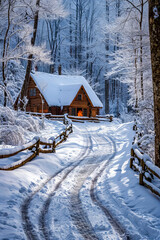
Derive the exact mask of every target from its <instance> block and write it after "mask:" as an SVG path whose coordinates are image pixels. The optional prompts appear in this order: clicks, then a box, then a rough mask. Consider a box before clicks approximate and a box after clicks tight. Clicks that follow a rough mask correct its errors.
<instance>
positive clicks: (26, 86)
mask: <svg viewBox="0 0 160 240" xmlns="http://www.w3.org/2000/svg"><path fill="white" fill-rule="evenodd" d="M36 6H37V11H36V12H35V16H34V29H33V36H32V38H31V45H32V46H34V45H35V41H36V34H37V28H38V15H39V10H38V8H39V6H40V0H37V1H36ZM32 60H33V54H30V55H29V56H28V63H27V68H26V75H25V80H24V84H23V87H22V92H21V96H27V90H28V84H29V77H30V72H31V68H32Z"/></svg>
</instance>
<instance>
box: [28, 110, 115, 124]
mask: <svg viewBox="0 0 160 240" xmlns="http://www.w3.org/2000/svg"><path fill="white" fill-rule="evenodd" d="M27 114H30V115H32V116H36V117H40V118H41V117H42V113H34V112H28V113H27ZM66 115H67V117H68V118H69V119H71V120H72V122H84V121H90V122H100V121H109V122H112V121H113V116H112V115H97V116H96V117H90V118H89V117H78V116H71V115H68V114H66ZM44 117H45V118H47V119H50V120H58V121H63V120H64V115H52V114H51V113H44Z"/></svg>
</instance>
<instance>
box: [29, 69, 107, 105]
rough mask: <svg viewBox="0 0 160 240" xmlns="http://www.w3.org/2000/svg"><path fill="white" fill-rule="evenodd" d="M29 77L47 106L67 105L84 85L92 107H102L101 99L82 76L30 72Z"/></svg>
mask: <svg viewBox="0 0 160 240" xmlns="http://www.w3.org/2000/svg"><path fill="white" fill-rule="evenodd" d="M31 77H32V78H33V80H34V82H35V83H36V85H37V87H38V89H39V90H40V92H41V93H42V94H43V96H44V98H45V99H46V101H47V103H48V105H49V106H69V105H70V104H71V103H72V101H73V99H74V98H75V96H76V95H77V93H78V91H79V89H80V88H81V86H83V87H84V89H85V91H86V93H87V94H88V97H89V98H90V100H91V102H92V104H93V106H94V107H103V105H102V103H101V101H100V100H99V98H98V97H97V95H96V94H95V92H94V91H93V89H92V88H91V86H90V85H89V84H88V82H87V81H86V79H85V78H84V77H82V76H69V75H54V74H49V73H44V72H35V73H31Z"/></svg>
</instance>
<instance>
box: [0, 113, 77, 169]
mask: <svg viewBox="0 0 160 240" xmlns="http://www.w3.org/2000/svg"><path fill="white" fill-rule="evenodd" d="M63 122H64V124H65V125H66V127H65V129H64V130H63V131H62V132H61V133H60V134H59V135H58V136H56V137H52V138H50V139H49V141H48V142H44V141H41V140H40V138H39V137H35V138H34V139H33V140H32V141H30V142H29V143H27V144H25V145H23V146H18V147H15V148H12V149H2V150H0V159H2V158H9V157H12V156H15V155H17V154H18V153H20V152H22V151H25V150H30V154H29V156H28V157H27V158H26V159H23V160H19V161H16V162H15V163H12V164H11V165H9V166H4V167H0V170H5V171H9V170H14V169H16V168H19V167H21V166H23V165H24V164H26V163H27V162H29V161H31V160H32V159H34V158H35V157H36V156H37V155H39V153H40V152H41V153H54V152H55V151H56V147H57V146H58V145H59V144H60V143H62V142H64V141H66V139H67V137H68V136H69V134H70V133H72V132H73V129H72V121H71V120H70V119H68V118H67V115H64V116H63Z"/></svg>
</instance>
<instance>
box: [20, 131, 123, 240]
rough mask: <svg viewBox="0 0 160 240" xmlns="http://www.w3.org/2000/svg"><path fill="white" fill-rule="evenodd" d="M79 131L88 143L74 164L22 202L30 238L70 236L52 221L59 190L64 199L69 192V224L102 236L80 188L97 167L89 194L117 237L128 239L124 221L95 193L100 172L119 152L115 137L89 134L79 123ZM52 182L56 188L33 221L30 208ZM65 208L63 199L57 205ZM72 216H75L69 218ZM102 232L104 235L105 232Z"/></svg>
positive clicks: (89, 234)
mask: <svg viewBox="0 0 160 240" xmlns="http://www.w3.org/2000/svg"><path fill="white" fill-rule="evenodd" d="M75 131H76V132H77V134H81V135H82V136H83V138H84V145H83V148H82V149H81V152H80V153H79V155H78V156H77V157H76V163H74V164H71V166H70V165H69V166H67V167H66V168H64V169H62V170H60V171H59V172H58V173H56V174H55V175H53V176H52V177H51V178H50V179H48V180H47V181H46V182H45V183H44V184H43V185H42V186H40V187H39V188H38V189H36V191H35V192H34V193H32V195H31V196H29V197H27V199H26V200H25V201H24V203H23V204H22V219H23V228H24V231H25V233H26V236H27V237H28V239H30V240H34V239H35V240H37V239H46V240H49V239H67V238H68V237H67V236H61V237H60V235H61V229H60V227H59V232H58V236H59V237H58V236H55V232H54V228H52V223H53V222H54V221H55V218H54V210H53V209H51V208H50V205H53V206H54V207H55V205H56V202H57V195H58V194H57V192H58V191H60V195H61V198H62V199H63V198H65V197H64V196H65V195H67V205H68V206H69V207H68V216H67V220H66V222H67V225H72V224H74V225H75V227H76V228H77V229H78V231H79V233H80V234H81V235H82V236H83V238H84V239H93V240H94V239H100V238H101V234H100V233H99V232H98V233H97V232H96V231H95V230H94V228H93V227H92V223H91V222H90V220H89V218H88V216H87V211H84V210H83V201H81V198H80V190H81V188H82V187H83V183H84V181H85V180H86V179H87V178H88V177H89V176H90V175H91V173H93V171H95V170H97V174H96V175H95V176H94V178H93V179H92V180H93V181H92V188H91V189H90V196H88V197H90V198H91V199H92V201H93V203H94V204H96V205H98V208H99V209H98V208H97V211H98V213H97V214H98V215H99V216H100V215H101V214H105V215H106V217H107V220H106V221H109V222H110V224H111V229H112V231H114V235H116V233H117V239H120V238H122V239H127V238H126V236H125V232H124V231H123V230H122V228H121V227H120V224H118V223H117V222H116V220H115V219H114V218H113V217H112V216H111V214H110V213H109V211H108V210H107V209H106V208H105V207H104V206H103V205H102V203H100V202H99V201H98V200H97V197H96V195H95V193H94V185H95V184H96V181H97V178H98V176H99V175H100V173H101V172H102V171H103V170H104V169H105V166H106V162H107V164H108V163H109V160H111V159H112V156H114V154H115V148H114V144H113V142H112V141H109V140H108V138H104V137H103V136H99V135H98V134H97V133H96V132H95V133H94V134H93V133H92V135H91V134H89V132H88V130H87V128H86V127H85V128H83V129H80V128H78V127H77V128H76V129H75ZM103 162H105V164H103ZM101 165H102V166H101ZM48 184H50V188H52V191H51V192H50V194H49V195H48V196H47V198H45V199H44V200H43V201H42V202H41V204H42V206H41V210H40V212H39V214H38V215H37V214H36V218H37V219H34V220H33V221H32V219H30V216H31V214H30V212H33V211H34V209H35V208H36V204H37V201H38V198H40V194H41V192H43V191H44V189H45V187H46V186H47V185H48ZM67 185H69V189H67V187H66V186H67ZM66 189H67V190H66ZM36 199H37V200H36ZM55 199H56V200H55ZM94 204H93V206H92V211H93V212H94V209H95V206H94ZM63 208H64V203H63V201H62V206H61V205H60V204H58V206H57V209H59V211H61V209H63ZM100 208H101V209H100ZM58 214H59V213H58ZM56 217H57V216H56ZM70 217H71V219H69V218H70ZM69 222H70V223H69ZM35 223H36V225H35ZM58 223H59V226H63V225H62V223H61V219H59V220H58ZM35 229H36V230H35ZM57 231H58V228H57ZM101 231H102V232H105V234H106V231H105V230H101ZM102 235H104V233H103V234H102ZM118 237H119V238H118Z"/></svg>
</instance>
